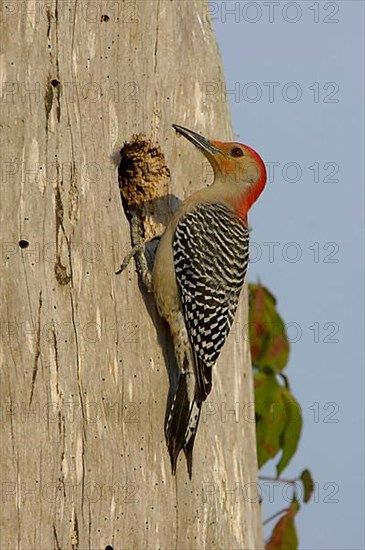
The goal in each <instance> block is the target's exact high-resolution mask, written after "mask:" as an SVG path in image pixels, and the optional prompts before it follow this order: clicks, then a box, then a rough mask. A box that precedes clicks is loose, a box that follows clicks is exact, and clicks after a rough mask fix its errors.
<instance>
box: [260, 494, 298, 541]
mask: <svg viewBox="0 0 365 550" xmlns="http://www.w3.org/2000/svg"><path fill="white" fill-rule="evenodd" d="M298 510H299V504H298V502H297V501H296V500H293V502H292V503H291V505H290V508H289V509H288V511H287V512H286V513H285V514H284V515H283V516H282V517H281V518H280V519H279V521H278V522H277V524H276V525H275V527H274V529H273V531H272V533H271V537H270V540H269V541H268V543H267V544H266V546H265V550H297V548H298V537H297V532H296V528H295V521H294V518H295V515H296V513H297V512H298Z"/></svg>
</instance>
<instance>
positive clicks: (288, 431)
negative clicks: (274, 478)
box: [276, 387, 303, 477]
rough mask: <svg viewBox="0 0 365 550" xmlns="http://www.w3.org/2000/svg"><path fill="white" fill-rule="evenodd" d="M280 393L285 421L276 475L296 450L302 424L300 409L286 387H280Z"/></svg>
mask: <svg viewBox="0 0 365 550" xmlns="http://www.w3.org/2000/svg"><path fill="white" fill-rule="evenodd" d="M281 395H282V400H283V406H284V410H283V412H284V416H285V418H286V421H285V426H284V429H283V431H282V434H281V438H280V447H281V449H282V450H283V454H282V455H281V458H280V460H279V462H278V464H277V465H276V472H277V475H278V477H279V475H280V474H281V472H282V471H283V470H284V468H286V466H287V465H288V464H289V462H290V460H291V458H292V456H293V455H294V453H295V451H296V450H297V447H298V443H299V439H300V434H301V431H302V425H303V420H302V411H301V408H300V406H299V403H298V402H297V401H296V399H294V397H293V396H292V394H291V393H290V391H289V390H288V389H287V388H283V387H281Z"/></svg>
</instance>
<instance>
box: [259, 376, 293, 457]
mask: <svg viewBox="0 0 365 550" xmlns="http://www.w3.org/2000/svg"><path fill="white" fill-rule="evenodd" d="M254 384H255V412H256V440H257V459H258V465H259V468H261V466H263V465H264V464H265V462H267V461H268V460H269V459H270V458H273V457H274V456H275V455H276V454H277V453H278V452H279V450H280V448H281V447H280V440H281V436H282V432H283V430H284V428H285V418H284V416H283V414H282V411H283V399H282V388H281V386H279V384H278V382H277V380H276V377H275V375H274V374H266V373H263V372H259V373H256V374H255V375H254Z"/></svg>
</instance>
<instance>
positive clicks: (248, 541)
mask: <svg viewBox="0 0 365 550" xmlns="http://www.w3.org/2000/svg"><path fill="white" fill-rule="evenodd" d="M206 9H207V3H206V2H199V1H197V0H188V1H185V0H180V1H170V0H145V1H136V2H127V1H104V2H78V1H77V0H72V1H70V2H60V1H58V0H50V1H49V2H31V1H29V2H6V3H4V5H3V6H2V21H1V36H2V46H3V52H5V57H6V62H5V63H3V65H2V67H3V74H2V110H1V111H2V112H1V126H2V138H1V139H2V176H1V218H0V219H1V229H2V262H1V270H2V274H1V286H2V297H1V307H2V315H1V321H2V325H1V328H2V333H1V334H2V350H3V351H2V359H3V361H2V368H1V376H2V381H1V392H2V399H1V402H2V433H1V455H2V466H1V475H2V528H1V544H0V545H1V548H2V549H12V550H13V549H14V548H18V549H24V550H30V549H35V550H49V549H50V548H55V549H62V550H63V549H69V548H71V549H83V550H84V549H87V548H90V549H101V548H102V549H104V548H109V550H110V548H113V549H114V550H119V549H121V548H129V549H134V548H135V549H142V548H149V549H154V548H187V549H196V548H201V549H202V548H240V549H245V550H247V549H250V550H253V549H256V548H260V547H261V546H262V534H261V517H260V509H259V503H258V498H257V486H256V483H257V464H256V450H255V426H254V423H253V421H254V417H253V406H252V403H253V389H252V379H251V370H250V357H249V349H248V339H247V337H246V332H247V331H246V329H247V299H246V298H247V297H246V293H244V295H243V297H242V300H241V304H240V307H239V311H238V313H237V317H236V321H235V324H234V327H233V330H232V333H231V334H230V337H229V341H228V342H227V344H226V346H225V348H224V351H223V353H222V355H221V358H220V360H219V363H218V365H217V368H216V369H215V372H214V379H213V380H214V382H213V390H212V393H211V395H210V397H209V399H208V401H207V403H206V404H205V408H204V410H205V414H204V415H203V421H202V422H201V426H200V429H199V432H198V436H197V440H196V444H195V452H194V474H193V479H192V481H189V479H188V477H187V473H186V467H185V463H184V460H183V458H182V459H180V462H179V465H178V471H177V476H176V478H174V477H172V475H171V472H170V464H169V457H168V453H167V449H166V446H165V441H164V433H163V425H164V415H165V406H166V397H167V392H168V387H169V384H168V376H167V372H166V368H165V365H164V352H163V347H164V342H165V341H167V335H166V333H165V332H164V331H165V327H164V326H163V324H162V323H159V321H158V320H156V312H154V309H153V302H149V301H148V300H149V299H144V297H143V294H142V293H141V290H140V288H139V285H138V280H137V276H136V273H135V266H134V263H133V262H132V263H131V264H130V266H129V268H128V270H126V271H125V272H123V273H122V274H121V275H115V271H116V269H117V268H118V266H119V265H120V262H121V260H122V258H123V256H124V254H125V253H126V252H128V250H129V248H130V230H129V224H128V221H127V218H126V216H125V214H124V211H123V209H122V205H121V200H120V195H119V190H118V174H117V168H116V166H115V164H113V162H112V161H111V160H110V156H111V155H112V153H113V152H115V151H117V150H118V149H120V147H121V146H122V144H123V143H124V142H125V141H126V140H128V139H130V137H131V136H132V134H137V133H143V134H144V135H146V136H147V138H148V139H150V140H151V141H152V142H153V143H155V144H159V146H160V147H161V151H162V153H163V154H164V156H165V159H166V163H167V167H168V168H169V170H170V174H171V180H169V186H170V188H169V190H168V192H169V193H171V194H172V195H175V196H178V197H180V198H184V197H186V196H187V195H188V194H190V193H191V192H193V191H195V190H196V189H198V188H200V187H202V186H204V185H205V182H206V179H208V180H209V177H210V174H209V170H207V169H206V168H207V165H206V163H202V161H201V158H200V156H199V153H198V152H197V151H195V150H193V148H192V146H191V145H190V144H188V143H187V142H184V141H183V140H180V141H178V142H177V140H176V135H175V132H174V131H173V130H172V128H171V124H172V123H173V122H176V123H179V124H182V125H185V126H187V127H190V128H192V129H195V130H197V131H200V132H202V133H205V134H206V135H208V136H210V137H216V138H218V139H222V140H225V139H229V138H231V137H232V129H231V124H230V118H229V113H228V108H227V103H226V99H225V97H224V93H223V89H222V86H223V76H222V68H221V62H220V57H219V53H218V49H217V45H216V41H215V37H214V34H213V31H212V27H211V24H210V22H209V18H208V17H207V14H206ZM206 172H207V173H206ZM154 229H156V227H155V228H154ZM156 326H157V329H158V330H157V331H156ZM157 332H160V334H157ZM108 545H109V546H108Z"/></svg>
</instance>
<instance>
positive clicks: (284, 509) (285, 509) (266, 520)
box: [263, 508, 290, 525]
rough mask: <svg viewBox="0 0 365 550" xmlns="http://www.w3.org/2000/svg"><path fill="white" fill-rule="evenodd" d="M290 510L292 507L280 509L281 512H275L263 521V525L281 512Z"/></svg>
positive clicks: (284, 512)
mask: <svg viewBox="0 0 365 550" xmlns="http://www.w3.org/2000/svg"><path fill="white" fill-rule="evenodd" d="M289 510H290V508H283V509H282V510H279V512H276V513H275V514H273V515H272V516H270V517H269V518H267V519H265V521H264V522H263V525H266V524H267V523H269V522H270V521H272V520H273V519H275V518H277V517H278V516H280V515H281V514H286V513H287V512H289Z"/></svg>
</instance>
